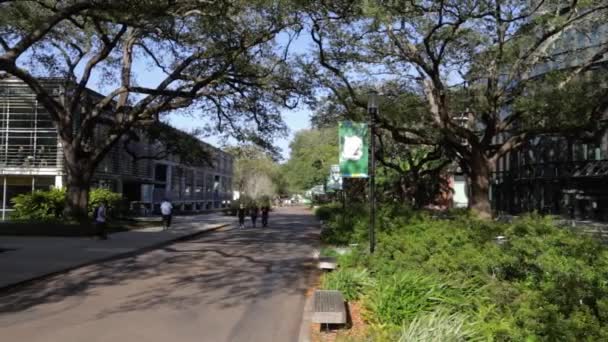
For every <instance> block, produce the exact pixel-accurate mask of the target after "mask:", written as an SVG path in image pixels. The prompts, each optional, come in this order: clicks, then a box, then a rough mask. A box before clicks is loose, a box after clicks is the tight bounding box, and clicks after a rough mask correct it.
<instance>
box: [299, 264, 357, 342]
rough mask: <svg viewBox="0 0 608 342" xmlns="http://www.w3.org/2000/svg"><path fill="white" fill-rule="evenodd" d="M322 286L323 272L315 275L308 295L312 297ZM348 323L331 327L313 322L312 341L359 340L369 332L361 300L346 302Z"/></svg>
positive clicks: (331, 325) (311, 328) (311, 329)
mask: <svg viewBox="0 0 608 342" xmlns="http://www.w3.org/2000/svg"><path fill="white" fill-rule="evenodd" d="M320 287H321V272H320V271H318V273H317V275H315V283H314V286H313V287H311V288H310V289H308V291H307V292H306V297H312V296H313V294H314V292H315V290H317V289H320ZM346 309H347V315H348V317H347V323H346V326H340V325H333V324H330V325H329V327H327V326H325V325H323V327H321V324H318V323H312V324H311V327H310V331H311V334H310V337H311V341H312V342H334V341H359V340H363V339H364V338H365V336H366V334H367V328H368V326H367V324H366V323H365V320H364V315H365V314H364V310H365V309H364V308H363V304H362V303H361V302H349V303H346Z"/></svg>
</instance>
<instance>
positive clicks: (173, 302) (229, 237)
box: [0, 208, 318, 342]
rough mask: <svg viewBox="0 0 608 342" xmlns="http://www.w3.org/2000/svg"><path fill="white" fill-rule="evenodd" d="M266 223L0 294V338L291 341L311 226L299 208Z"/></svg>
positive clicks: (313, 234) (314, 233) (313, 232)
mask: <svg viewBox="0 0 608 342" xmlns="http://www.w3.org/2000/svg"><path fill="white" fill-rule="evenodd" d="M270 222H271V224H270V227H269V228H265V229H261V228H256V229H253V228H246V229H244V230H238V229H227V230H223V231H217V232H212V233H208V234H205V235H203V236H201V237H199V238H197V239H195V240H190V241H186V242H181V243H176V244H172V245H169V246H167V247H165V248H161V249H158V250H154V251H151V252H148V253H145V254H140V255H137V256H133V257H130V258H125V259H120V260H115V261H111V262H106V263H102V264H98V265H93V266H88V267H85V268H81V269H77V270H74V271H72V272H69V273H66V274H62V275H59V276H56V277H53V278H51V279H48V280H45V281H41V282H38V283H35V284H32V285H30V286H27V287H25V288H21V289H19V290H18V291H14V292H12V293H8V294H0V331H1V334H2V340H3V341H28V342H35V341H45V342H51V341H61V342H69V341H78V342H81V341H88V342H91V341H110V342H119V341H150V342H153V341H162V342H167V341H172V342H173V341H175V342H181V341H197V342H199V341H210V342H221V341H263V342H269V341H297V338H298V334H299V331H300V324H301V320H302V312H303V307H304V300H305V298H304V293H305V291H306V288H307V287H308V285H309V284H308V282H309V279H310V277H309V275H310V270H311V268H312V259H311V254H312V251H313V248H314V246H315V245H316V243H317V241H318V229H317V228H315V220H314V218H313V216H312V215H311V214H310V212H309V211H307V210H305V209H302V208H280V209H278V211H277V212H273V213H271V218H270ZM100 243H103V242H100Z"/></svg>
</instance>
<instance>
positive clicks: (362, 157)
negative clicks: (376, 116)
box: [339, 121, 369, 178]
mask: <svg viewBox="0 0 608 342" xmlns="http://www.w3.org/2000/svg"><path fill="white" fill-rule="evenodd" d="M339 136H340V173H341V175H342V177H348V178H367V177H368V171H367V168H368V165H367V164H368V160H369V149H368V141H369V131H368V129H367V124H366V123H359V122H351V121H343V122H340V125H339Z"/></svg>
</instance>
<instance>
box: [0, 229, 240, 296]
mask: <svg viewBox="0 0 608 342" xmlns="http://www.w3.org/2000/svg"><path fill="white" fill-rule="evenodd" d="M231 224H232V223H224V224H220V225H219V226H217V227H212V228H209V229H205V230H201V231H197V232H193V233H189V234H185V235H182V236H178V237H176V238H172V239H170V240H166V241H162V242H158V243H155V244H153V245H149V246H145V247H141V248H138V249H134V250H132V251H128V252H123V253H118V254H114V255H110V256H106V257H102V258H99V259H95V260H90V261H85V262H82V263H80V264H76V265H74V266H69V267H66V268H63V269H61V270H58V271H53V272H50V273H46V274H43V275H40V276H35V277H33V278H30V279H26V280H22V281H19V282H16V283H13V284H10V285H4V286H0V296H2V295H4V294H5V292H11V291H14V290H18V288H20V287H23V286H27V285H30V284H32V283H35V282H37V281H40V280H44V279H46V278H51V277H53V276H56V275H59V274H62V273H67V272H71V271H73V270H76V269H78V268H81V267H86V266H90V265H94V264H101V263H104V262H108V261H114V260H118V259H123V258H128V257H131V256H135V255H139V254H143V253H146V252H149V251H152V250H155V249H159V248H161V247H164V246H167V245H170V244H173V243H176V242H181V241H186V240H190V239H193V238H196V237H198V236H200V235H203V234H205V233H208V232H213V231H216V230H218V229H221V228H225V227H227V226H230V225H231Z"/></svg>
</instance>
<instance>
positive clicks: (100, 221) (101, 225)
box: [93, 201, 108, 240]
mask: <svg viewBox="0 0 608 342" xmlns="http://www.w3.org/2000/svg"><path fill="white" fill-rule="evenodd" d="M106 214H107V208H106V203H105V201H104V202H101V203H100V204H99V206H98V207H97V208H96V209H95V212H94V213H93V215H94V219H95V227H96V228H97V229H96V230H97V235H98V236H99V239H101V240H107V239H108V235H107V233H106V216H107V215H106Z"/></svg>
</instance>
